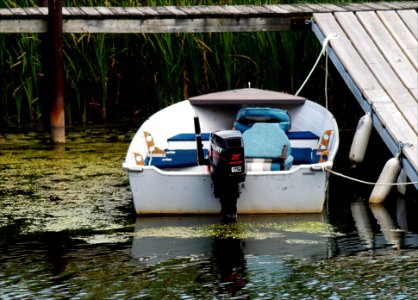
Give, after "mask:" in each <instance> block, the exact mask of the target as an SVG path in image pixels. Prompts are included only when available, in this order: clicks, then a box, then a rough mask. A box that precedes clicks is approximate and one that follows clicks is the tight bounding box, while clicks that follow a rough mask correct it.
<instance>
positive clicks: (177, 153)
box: [145, 149, 208, 169]
mask: <svg viewBox="0 0 418 300" xmlns="http://www.w3.org/2000/svg"><path fill="white" fill-rule="evenodd" d="M164 151H165V153H166V156H165V157H153V158H152V160H151V158H150V157H147V158H146V159H145V165H149V162H150V160H151V165H152V166H155V167H157V168H160V169H164V168H184V167H192V166H197V165H198V163H197V160H198V159H197V150H196V149H175V150H168V149H166V150H164ZM207 155H208V149H203V156H207Z"/></svg>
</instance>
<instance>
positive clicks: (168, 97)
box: [0, 0, 336, 125]
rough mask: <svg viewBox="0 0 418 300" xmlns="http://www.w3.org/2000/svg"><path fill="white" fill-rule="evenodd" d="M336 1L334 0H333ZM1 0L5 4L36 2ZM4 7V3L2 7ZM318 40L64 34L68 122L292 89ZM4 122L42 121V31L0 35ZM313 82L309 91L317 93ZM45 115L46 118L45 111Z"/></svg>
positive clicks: (163, 1)
mask: <svg viewBox="0 0 418 300" xmlns="http://www.w3.org/2000/svg"><path fill="white" fill-rule="evenodd" d="M280 2H285V3H289V2H299V1H297V0H295V1H286V0H283V1H280V0H279V1H259V0H253V1H248V0H236V1H232V0H220V1H212V0H200V1H189V0H181V1H172V0H148V1H145V0H122V1H116V0H100V1H99V0H97V1H93V0H85V1H80V0H63V6H141V5H142V4H148V5H218V4H219V5H225V4H265V3H280ZM334 2H336V1H334ZM36 4H37V1H31V0H20V1H11V0H6V1H4V4H3V6H9V7H15V6H21V7H26V6H36ZM0 6H1V4H0ZM319 50H320V45H319V43H318V42H317V40H316V39H315V38H314V37H313V34H312V33H310V32H255V33H230V32H227V33H194V34H190V33H176V34H166V33H165V34H118V35H115V34H64V69H65V76H66V78H65V80H66V86H65V101H66V102H65V103H66V118H67V122H68V123H69V124H71V122H78V123H84V124H86V123H88V122H103V121H106V120H112V119H120V118H130V117H134V116H138V115H147V114H149V113H151V112H153V111H155V110H158V109H160V108H161V107H164V106H166V105H168V104H171V103H173V102H176V101H180V100H182V99H185V98H187V97H189V96H193V95H197V94H201V93H207V92H213V91H219V90H226V89H231V88H238V87H241V88H242V87H246V86H247V85H248V82H251V86H252V87H258V88H268V89H274V90H284V91H287V92H290V93H292V92H295V91H296V90H297V88H298V87H299V85H300V84H301V82H302V81H303V79H304V77H305V76H306V74H307V73H308V71H309V69H310V68H311V66H312V63H313V61H314V59H315V58H316V55H317V54H318V52H319ZM0 58H1V60H0V75H1V78H2V79H1V83H2V85H1V87H0V89H1V93H0V95H2V99H1V101H0V108H1V112H0V114H1V118H0V121H1V122H2V124H5V125H7V124H14V123H19V124H20V123H30V122H37V121H39V120H41V118H42V117H43V116H42V111H43V107H44V106H45V103H44V99H42V98H41V97H40V90H39V88H38V87H39V82H40V80H41V78H42V74H43V70H42V67H41V64H40V49H39V35H37V34H8V35H5V34H3V35H0ZM317 86H318V81H315V80H313V81H311V82H310V83H309V84H308V86H307V87H306V91H307V93H308V94H309V93H311V92H312V93H316V89H317ZM46 117H47V116H46Z"/></svg>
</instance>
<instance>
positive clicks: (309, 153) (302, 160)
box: [292, 147, 320, 165]
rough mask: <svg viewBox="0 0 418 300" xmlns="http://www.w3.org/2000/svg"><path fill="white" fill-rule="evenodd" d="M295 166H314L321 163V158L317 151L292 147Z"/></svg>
mask: <svg viewBox="0 0 418 300" xmlns="http://www.w3.org/2000/svg"><path fill="white" fill-rule="evenodd" d="M292 156H293V164H294V165H303V164H313V163H317V162H319V159H320V156H319V155H318V153H317V150H316V149H312V148H299V147H292Z"/></svg>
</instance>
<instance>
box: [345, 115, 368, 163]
mask: <svg viewBox="0 0 418 300" xmlns="http://www.w3.org/2000/svg"><path fill="white" fill-rule="evenodd" d="M371 132H372V117H371V114H370V112H367V113H366V114H365V115H364V116H362V117H361V118H360V120H359V122H358V124H357V128H356V132H355V134H354V137H353V141H352V143H351V148H350V153H349V158H350V161H351V162H352V163H353V164H359V163H361V162H363V159H364V154H365V153H366V149H367V145H368V143H369V139H370V134H371Z"/></svg>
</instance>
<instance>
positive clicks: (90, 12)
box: [80, 6, 101, 18]
mask: <svg viewBox="0 0 418 300" xmlns="http://www.w3.org/2000/svg"><path fill="white" fill-rule="evenodd" d="M80 9H81V10H82V11H83V12H84V13H85V14H86V15H87V16H89V18H98V17H101V14H100V12H99V11H98V10H97V9H96V8H94V7H86V6H83V7H80Z"/></svg>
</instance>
